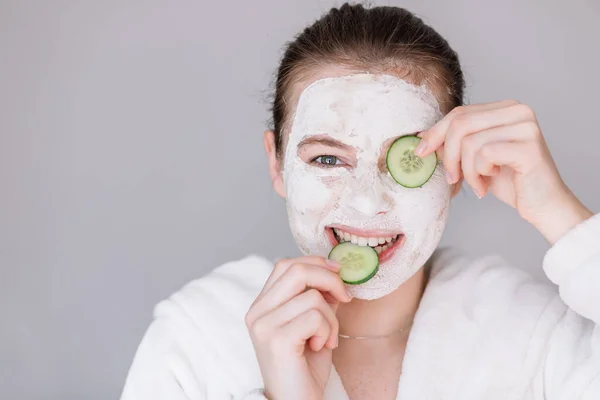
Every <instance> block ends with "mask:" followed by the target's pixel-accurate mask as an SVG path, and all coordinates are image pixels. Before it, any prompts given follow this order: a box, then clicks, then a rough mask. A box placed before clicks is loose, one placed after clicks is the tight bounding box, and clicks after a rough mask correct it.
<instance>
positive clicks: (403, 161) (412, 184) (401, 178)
mask: <svg viewBox="0 0 600 400" xmlns="http://www.w3.org/2000/svg"><path fill="white" fill-rule="evenodd" d="M420 141H421V138H420V137H418V136H416V135H409V136H402V137H400V138H398V139H396V140H395V141H394V143H392V145H391V146H390V148H389V150H388V152H387V158H386V163H387V168H388V171H390V175H392V178H394V180H395V181H396V182H398V183H399V184H400V185H402V186H404V187H407V188H417V187H421V186H423V185H424V184H425V183H426V182H427V181H428V180H429V178H431V176H432V175H433V173H434V171H435V168H436V167H437V162H438V161H437V155H436V154H435V152H434V153H432V154H430V155H428V156H427V157H423V158H420V157H418V156H417V155H416V154H415V149H416V148H417V145H418V144H419V142H420Z"/></svg>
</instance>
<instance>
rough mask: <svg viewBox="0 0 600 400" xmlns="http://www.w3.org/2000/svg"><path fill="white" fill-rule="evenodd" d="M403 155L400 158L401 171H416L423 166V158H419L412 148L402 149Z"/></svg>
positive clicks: (408, 172)
mask: <svg viewBox="0 0 600 400" xmlns="http://www.w3.org/2000/svg"><path fill="white" fill-rule="evenodd" d="M402 155H403V157H402V158H401V159H400V168H402V171H403V172H405V173H407V174H410V173H411V172H413V171H418V170H420V169H421V168H423V160H421V159H420V158H419V157H417V155H416V154H415V152H414V151H413V150H412V149H407V150H404V153H402Z"/></svg>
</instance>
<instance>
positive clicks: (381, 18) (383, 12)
mask: <svg viewBox="0 0 600 400" xmlns="http://www.w3.org/2000/svg"><path fill="white" fill-rule="evenodd" d="M332 64H334V65H344V66H348V67H351V68H356V69H360V70H363V71H371V72H385V71H390V70H393V71H394V72H395V73H396V75H398V74H400V73H401V74H403V77H404V78H407V79H410V80H411V81H413V82H414V83H416V84H421V83H422V82H425V83H426V84H427V85H428V87H429V88H430V89H431V90H433V91H434V92H435V93H436V94H437V95H438V100H439V101H440V106H441V108H442V111H445V112H447V111H449V110H450V109H452V108H454V107H456V106H460V105H462V104H463V89H464V86H465V81H464V77H463V73H462V70H461V67H460V63H459V60H458V55H457V54H456V52H455V51H454V50H452V48H451V47H450V45H449V44H448V42H447V41H446V40H445V39H444V38H443V37H442V36H440V34H438V33H437V32H436V31H435V30H433V29H432V28H431V27H429V26H428V25H426V24H425V23H424V22H423V21H422V20H421V19H420V18H418V17H416V16H415V15H414V14H412V13H411V12H409V11H407V10H405V9H403V8H399V7H387V6H384V7H373V8H368V7H367V8H366V7H364V6H363V5H361V4H356V5H350V4H348V3H345V4H344V5H342V6H341V7H340V8H339V9H338V8H332V9H331V10H330V11H329V12H328V13H327V14H325V15H323V16H322V17H321V18H320V19H318V20H317V21H316V22H314V23H313V24H312V25H310V26H309V27H307V28H305V29H304V31H302V32H301V33H300V34H299V35H297V36H296V37H295V38H294V40H292V41H291V42H289V43H287V45H286V48H285V52H284V54H283V57H282V59H281V63H280V65H279V69H278V71H277V75H276V80H275V94H274V98H273V102H272V106H271V111H272V124H273V131H274V132H275V146H276V150H277V154H278V156H281V154H282V151H283V150H282V147H283V143H284V132H285V131H286V129H285V126H286V122H287V117H288V113H289V112H290V110H289V109H288V107H289V105H290V104H291V101H290V94H291V93H290V92H291V86H292V85H293V84H294V83H295V82H298V81H299V80H301V79H302V78H303V77H306V76H307V74H308V73H310V71H311V70H314V68H315V67H319V66H326V65H332Z"/></svg>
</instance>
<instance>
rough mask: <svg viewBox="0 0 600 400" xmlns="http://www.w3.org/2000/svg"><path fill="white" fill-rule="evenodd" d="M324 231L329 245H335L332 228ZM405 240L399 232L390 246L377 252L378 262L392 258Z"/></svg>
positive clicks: (336, 243)
mask: <svg viewBox="0 0 600 400" xmlns="http://www.w3.org/2000/svg"><path fill="white" fill-rule="evenodd" d="M325 231H326V235H327V238H328V239H329V242H330V243H331V245H332V246H337V245H338V244H339V243H340V242H338V240H337V239H336V237H335V234H334V233H333V229H331V228H327V229H326V230H325ZM405 240H406V236H404V235H402V234H400V235H399V236H398V239H396V241H395V242H394V243H393V244H392V247H388V248H387V249H386V250H385V251H382V252H381V253H379V264H383V263H384V262H386V261H388V260H389V259H390V258H392V257H393V256H394V253H395V252H396V250H397V249H399V248H400V247H401V246H402V245H403V244H404V242H405Z"/></svg>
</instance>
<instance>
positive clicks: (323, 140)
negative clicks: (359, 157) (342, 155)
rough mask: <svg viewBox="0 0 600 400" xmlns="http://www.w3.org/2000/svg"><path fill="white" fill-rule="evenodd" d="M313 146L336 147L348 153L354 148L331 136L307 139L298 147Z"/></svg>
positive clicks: (317, 136)
mask: <svg viewBox="0 0 600 400" xmlns="http://www.w3.org/2000/svg"><path fill="white" fill-rule="evenodd" d="M311 144H321V145H324V146H329V147H335V148H338V149H341V150H346V151H350V150H352V146H349V145H347V144H344V143H342V142H340V141H339V140H336V139H334V138H332V137H331V136H327V135H315V136H310V137H307V138H305V139H303V140H302V141H301V142H300V143H298V147H302V146H308V145H311Z"/></svg>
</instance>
